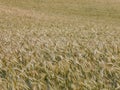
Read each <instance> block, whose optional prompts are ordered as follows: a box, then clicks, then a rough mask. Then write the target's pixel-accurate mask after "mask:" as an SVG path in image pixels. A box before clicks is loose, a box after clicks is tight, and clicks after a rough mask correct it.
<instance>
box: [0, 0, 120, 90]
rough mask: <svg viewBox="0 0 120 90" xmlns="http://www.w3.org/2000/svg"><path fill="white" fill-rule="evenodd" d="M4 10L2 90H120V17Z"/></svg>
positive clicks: (0, 39)
mask: <svg viewBox="0 0 120 90" xmlns="http://www.w3.org/2000/svg"><path fill="white" fill-rule="evenodd" d="M1 1H2V0H1ZM6 1H7V0H6ZM11 1H14V0H11ZM23 1H24V0H23ZM31 1H32V0H31ZM4 2H5V1H4ZM86 3H87V2H86ZM4 5H5V3H4V4H3V5H1V6H0V16H1V17H0V90H120V27H119V25H118V22H119V20H118V18H117V19H114V18H107V17H106V19H108V20H106V21H105V20H101V17H102V16H101V17H100V18H99V20H98V21H97V19H95V18H93V19H92V18H89V17H88V16H86V17H84V16H80V17H78V16H79V15H77V16H76V17H75V16H68V17H67V16H65V15H60V14H58V15H55V14H48V15H46V13H44V14H43V13H40V12H36V11H34V10H32V11H31V10H28V9H26V10H24V9H19V8H16V7H11V6H9V7H7V6H4ZM113 16H114V15H113ZM104 18H105V17H104Z"/></svg>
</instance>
